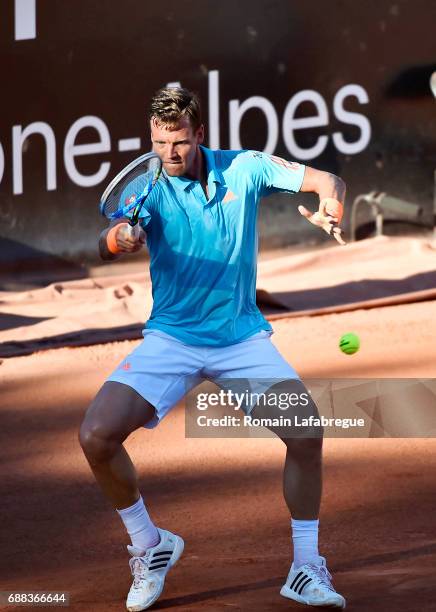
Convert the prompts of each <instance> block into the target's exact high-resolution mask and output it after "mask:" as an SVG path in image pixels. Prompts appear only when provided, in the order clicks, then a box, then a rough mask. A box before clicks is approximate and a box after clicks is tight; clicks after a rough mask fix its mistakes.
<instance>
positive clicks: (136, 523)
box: [117, 497, 160, 551]
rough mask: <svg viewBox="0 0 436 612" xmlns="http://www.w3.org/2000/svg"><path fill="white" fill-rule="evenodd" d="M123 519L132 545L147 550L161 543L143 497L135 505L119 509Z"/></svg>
mask: <svg viewBox="0 0 436 612" xmlns="http://www.w3.org/2000/svg"><path fill="white" fill-rule="evenodd" d="M117 512H118V514H119V515H120V517H121V520H122V521H123V523H124V525H125V527H126V529H127V533H128V534H129V536H130V539H131V540H132V545H133V546H135V547H136V548H139V549H140V550H143V551H146V550H147V548H152V547H153V546H156V544H159V541H160V535H159V532H158V530H157V529H156V527H155V525H154V524H153V521H152V520H151V518H150V517H149V515H148V512H147V510H146V508H145V506H144V500H143V499H142V497H140V498H139V499H138V501H137V502H136V503H134V504H133V506H130V507H129V508H123V509H122V510H117Z"/></svg>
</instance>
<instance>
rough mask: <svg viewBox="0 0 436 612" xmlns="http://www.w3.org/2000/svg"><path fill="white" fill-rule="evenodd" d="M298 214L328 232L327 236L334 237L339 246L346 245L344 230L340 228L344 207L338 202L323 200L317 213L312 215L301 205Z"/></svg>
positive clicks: (329, 199) (332, 199)
mask: <svg viewBox="0 0 436 612" xmlns="http://www.w3.org/2000/svg"><path fill="white" fill-rule="evenodd" d="M298 212H299V213H300V214H301V215H303V217H306V219H307V220H308V221H310V223H312V224H313V225H317V226H318V227H320V228H321V229H323V230H324V231H325V232H327V234H329V235H333V237H334V238H335V240H337V241H338V242H339V244H341V245H344V244H346V242H345V241H344V240H343V239H342V236H341V234H342V230H341V228H340V227H339V223H340V222H341V220H342V215H343V206H342V204H341V203H340V202H339V201H338V200H335V199H334V198H323V199H322V200H321V201H320V203H319V208H318V210H317V212H315V213H312V212H310V210H307V208H305V207H304V206H301V205H300V206H299V207H298Z"/></svg>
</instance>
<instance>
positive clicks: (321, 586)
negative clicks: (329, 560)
mask: <svg viewBox="0 0 436 612" xmlns="http://www.w3.org/2000/svg"><path fill="white" fill-rule="evenodd" d="M319 559H320V564H318V565H317V564H315V563H306V564H305V565H302V566H301V567H299V568H298V569H294V564H292V566H291V569H290V571H289V574H288V577H287V579H286V582H285V584H284V585H283V586H282V589H281V591H280V595H283V597H287V598H288V599H293V600H294V601H298V602H299V603H303V604H307V605H308V606H325V607H327V606H330V607H333V608H341V609H344V608H345V599H344V598H343V597H342V595H339V593H336V591H335V590H334V588H333V586H332V583H331V579H332V576H331V574H330V572H329V571H328V569H327V566H326V562H325V559H324V557H319Z"/></svg>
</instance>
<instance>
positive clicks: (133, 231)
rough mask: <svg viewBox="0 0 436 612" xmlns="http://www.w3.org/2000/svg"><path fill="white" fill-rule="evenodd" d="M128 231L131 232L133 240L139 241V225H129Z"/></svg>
mask: <svg viewBox="0 0 436 612" xmlns="http://www.w3.org/2000/svg"><path fill="white" fill-rule="evenodd" d="M128 231H129V236H131V237H132V238H136V239H138V238H139V231H140V226H139V223H135V225H130V223H129V227H128Z"/></svg>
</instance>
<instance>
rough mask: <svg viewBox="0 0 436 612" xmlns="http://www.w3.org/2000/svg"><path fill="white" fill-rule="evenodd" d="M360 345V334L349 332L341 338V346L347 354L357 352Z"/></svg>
mask: <svg viewBox="0 0 436 612" xmlns="http://www.w3.org/2000/svg"><path fill="white" fill-rule="evenodd" d="M359 347H360V340H359V336H356V334H353V333H348V334H344V335H343V336H342V337H341V338H340V340H339V348H340V349H341V351H342V352H343V353H346V354H347V355H353V354H354V353H357V351H358V350H359Z"/></svg>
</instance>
